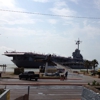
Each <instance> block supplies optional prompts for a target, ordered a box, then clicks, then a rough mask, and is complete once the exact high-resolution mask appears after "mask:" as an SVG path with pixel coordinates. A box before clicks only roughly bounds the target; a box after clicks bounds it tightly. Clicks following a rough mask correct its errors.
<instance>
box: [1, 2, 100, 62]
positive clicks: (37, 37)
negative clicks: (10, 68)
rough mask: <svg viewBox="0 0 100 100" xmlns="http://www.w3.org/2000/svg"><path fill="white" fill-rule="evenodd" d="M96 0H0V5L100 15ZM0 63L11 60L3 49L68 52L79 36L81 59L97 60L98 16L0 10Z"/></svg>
mask: <svg viewBox="0 0 100 100" xmlns="http://www.w3.org/2000/svg"><path fill="white" fill-rule="evenodd" d="M99 5H100V0H0V9H2V10H13V11H21V12H32V13H42V14H51V15H63V16H76V17H93V18H100V6H99ZM0 15H1V16H0V63H1V64H3V63H5V64H7V63H12V62H11V61H10V59H11V58H9V57H6V56H4V55H2V54H3V53H4V52H5V51H6V50H7V51H12V50H16V51H21V52H23V51H26V52H30V51H31V52H37V53H46V54H47V53H51V54H53V53H54V54H57V55H61V56H65V57H70V56H72V52H74V50H75V49H76V48H77V45H75V41H76V40H77V39H78V38H79V39H80V40H81V41H82V43H81V44H80V50H81V54H82V55H83V58H84V59H88V60H93V59H97V60H98V62H99V63H100V53H99V52H100V46H99V44H100V39H99V38H100V19H88V18H72V17H61V16H44V15H37V14H27V13H17V12H15V13H14V12H7V11H1V10H0Z"/></svg>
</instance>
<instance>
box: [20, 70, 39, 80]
mask: <svg viewBox="0 0 100 100" xmlns="http://www.w3.org/2000/svg"><path fill="white" fill-rule="evenodd" d="M38 78H39V74H35V73H34V72H33V71H28V72H23V73H21V74H19V79H26V80H28V79H29V80H31V79H35V81H37V80H38Z"/></svg>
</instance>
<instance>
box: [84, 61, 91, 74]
mask: <svg viewBox="0 0 100 100" xmlns="http://www.w3.org/2000/svg"><path fill="white" fill-rule="evenodd" d="M84 66H85V67H86V69H87V73H88V69H89V68H90V66H91V62H90V61H88V60H85V61H84Z"/></svg>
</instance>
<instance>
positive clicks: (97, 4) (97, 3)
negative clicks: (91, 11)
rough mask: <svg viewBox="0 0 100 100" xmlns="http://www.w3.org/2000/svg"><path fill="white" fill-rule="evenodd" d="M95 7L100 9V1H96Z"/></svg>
mask: <svg viewBox="0 0 100 100" xmlns="http://www.w3.org/2000/svg"><path fill="white" fill-rule="evenodd" d="M94 4H95V7H96V8H98V9H100V0H94Z"/></svg>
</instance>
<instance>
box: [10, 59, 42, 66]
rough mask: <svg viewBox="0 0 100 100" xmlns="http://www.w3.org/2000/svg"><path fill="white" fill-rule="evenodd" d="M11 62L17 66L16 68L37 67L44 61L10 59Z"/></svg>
mask: <svg viewBox="0 0 100 100" xmlns="http://www.w3.org/2000/svg"><path fill="white" fill-rule="evenodd" d="M12 62H13V63H14V64H15V65H16V66H17V67H18V68H21V67H22V68H39V67H40V66H43V65H44V63H41V62H35V61H24V60H22V61H17V60H12Z"/></svg>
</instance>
